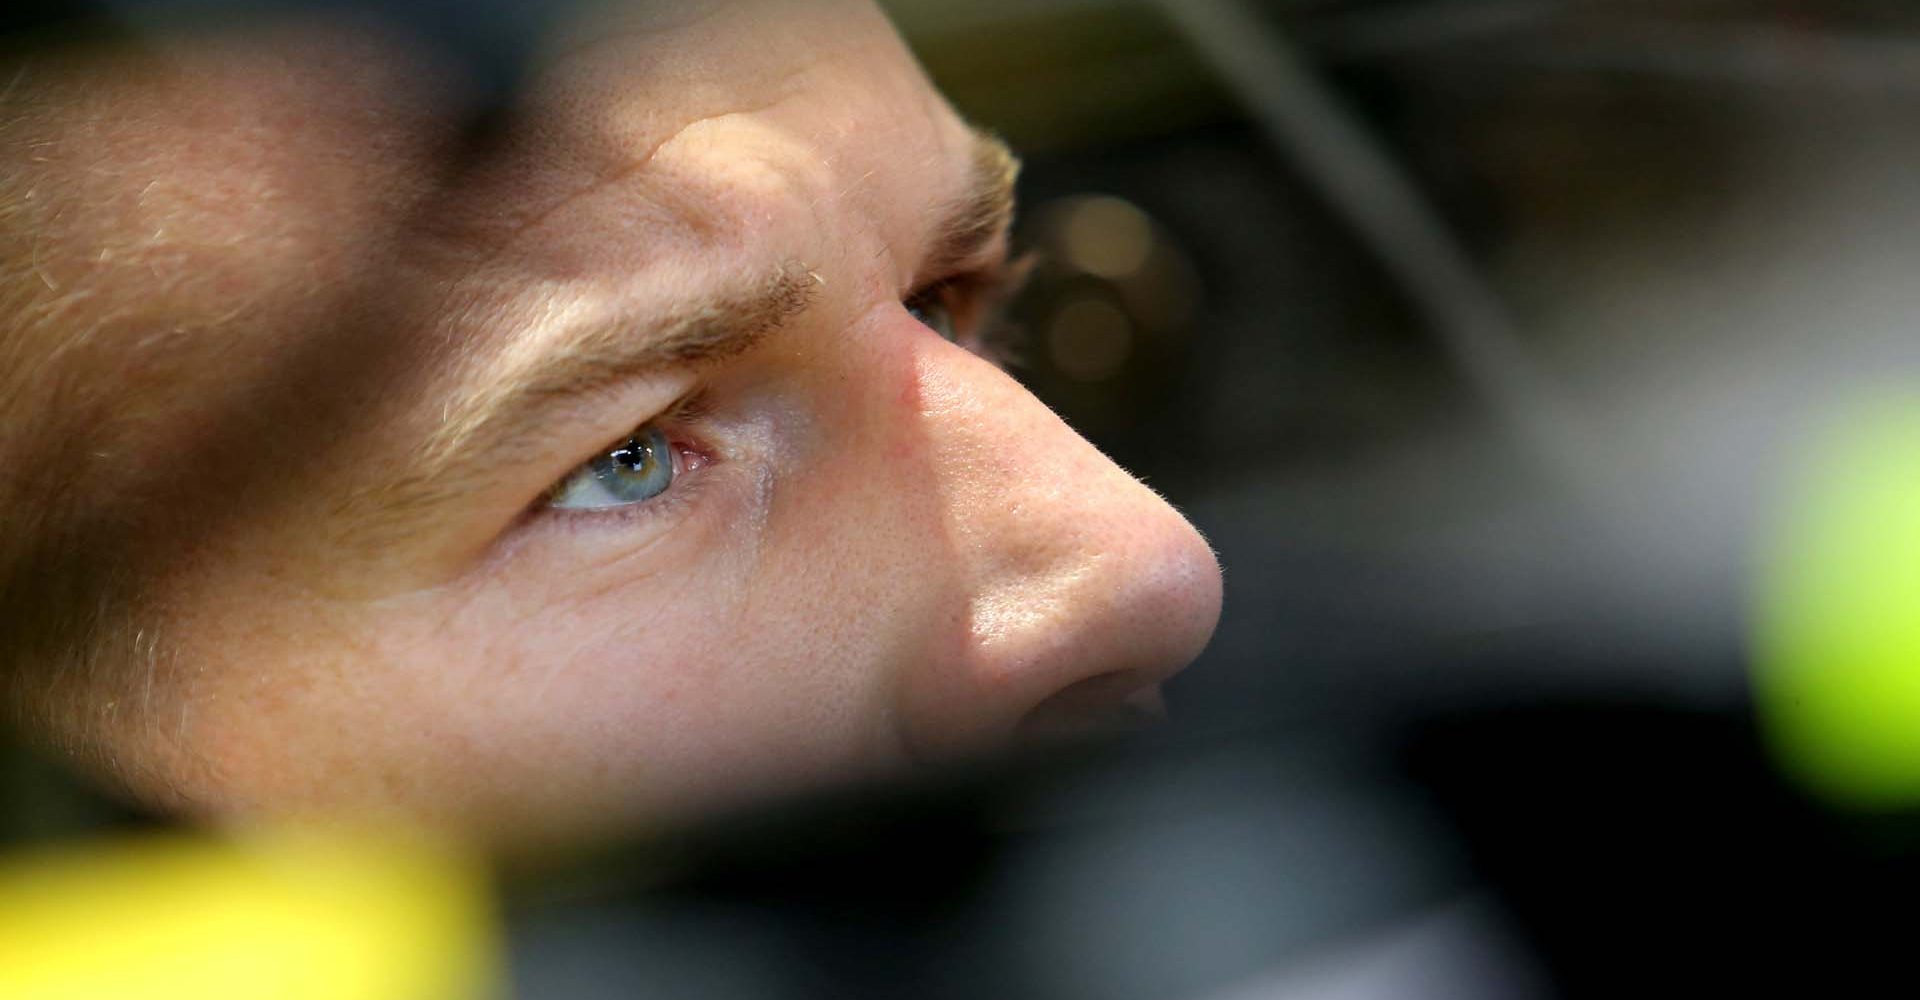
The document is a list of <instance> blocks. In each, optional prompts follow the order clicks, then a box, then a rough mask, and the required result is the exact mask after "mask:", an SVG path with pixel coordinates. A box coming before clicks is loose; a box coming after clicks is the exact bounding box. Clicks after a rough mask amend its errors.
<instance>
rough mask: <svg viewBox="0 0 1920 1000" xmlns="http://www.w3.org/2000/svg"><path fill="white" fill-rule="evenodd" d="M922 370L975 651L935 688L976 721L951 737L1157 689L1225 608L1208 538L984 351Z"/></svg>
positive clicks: (960, 738) (936, 717) (1107, 704)
mask: <svg viewBox="0 0 1920 1000" xmlns="http://www.w3.org/2000/svg"><path fill="white" fill-rule="evenodd" d="M942 348H943V349H945V350H952V349H947V348H945V345H942ZM955 353H957V352H955ZM921 383H922V385H921V393H922V397H923V400H924V402H925V409H926V414H927V417H928V423H929V426H930V431H929V434H930V437H931V441H932V444H933V447H934V449H935V452H936V455H935V461H936V463H937V464H938V466H939V469H940V481H941V483H942V494H943V502H944V503H945V505H946V510H945V516H946V518H947V520H948V523H949V525H950V534H951V536H952V537H953V538H954V539H955V541H956V542H957V543H958V544H957V546H956V548H957V552H956V556H957V558H958V559H959V561H960V562H961V566H960V567H959V570H960V572H961V573H962V575H963V576H964V579H965V583H966V588H967V593H968V599H967V608H966V618H967V626H968V630H969V634H968V641H967V643H966V649H965V655H963V656H962V657H961V659H960V662H958V663H956V664H948V665H945V666H944V667H942V668H941V669H943V670H944V671H946V672H947V676H945V677H940V678H934V679H932V680H930V681H929V682H928V683H927V684H925V685H924V686H923V688H922V693H923V694H926V693H927V692H929V691H930V692H933V694H932V695H931V697H935V698H938V699H941V700H942V701H943V702H944V704H942V705H934V706H926V705H923V706H921V707H922V708H923V709H925V714H927V715H929V716H931V717H932V719H933V728H935V729H937V728H938V727H939V726H940V725H941V722H940V717H941V716H942V715H947V714H951V713H953V712H955V711H957V710H958V709H956V708H955V706H964V707H965V708H966V709H967V710H970V711H971V713H972V714H971V716H970V719H971V721H970V722H969V723H966V724H961V725H959V726H958V728H959V730H961V731H960V732H957V733H955V734H952V735H954V737H955V741H957V742H959V743H962V744H964V743H966V742H967V741H968V739H969V735H970V734H969V733H968V732H967V731H968V730H971V731H972V733H971V735H975V736H992V735H1003V734H1005V733H1007V732H1010V731H1012V730H1014V729H1017V728H1019V727H1020V726H1021V724H1022V723H1023V721H1027V720H1028V719H1029V717H1030V716H1032V715H1033V714H1034V713H1035V712H1036V710H1038V709H1041V707H1042V706H1046V705H1049V704H1055V703H1059V702H1062V701H1066V702H1069V703H1071V704H1072V705H1073V706H1074V707H1073V709H1072V711H1074V712H1076V713H1082V714H1086V715H1087V716H1088V717H1089V721H1094V720H1095V719H1096V718H1097V717H1103V716H1108V715H1111V714H1113V710H1118V709H1120V708H1121V707H1122V705H1121V703H1123V702H1138V701H1141V700H1144V699H1151V698H1153V697H1154V696H1156V695H1157V691H1156V685H1158V684H1159V682H1161V681H1163V680H1165V679H1166V678H1167V677H1168V676H1170V675H1172V674H1173V673H1175V672H1177V671H1178V670H1179V669H1181V668H1182V667H1184V666H1185V665H1186V664H1187V663H1189V662H1190V661H1191V660H1192V659H1193V658H1194V657H1195V656H1197V655H1198V654H1199V652H1200V650H1201V648H1202V647H1203V646H1204V645H1205V643H1206V640H1207V638H1208V637H1209V636H1210V635H1211V634H1212V631H1213V626H1214V623H1215V620H1216V619H1217V617H1218V614H1219V600H1220V597H1219V568H1218V565H1217V563H1216V562H1215V561H1214V558H1213V554H1212V551H1211V550H1210V549H1209V548H1208V547H1207V545H1206V543H1205V542H1204V541H1203V540H1202V539H1201V538H1200V536H1199V534H1198V533H1197V532H1196V531H1195V530H1194V529H1193V528H1192V526H1190V525H1189V524H1188V523H1187V522H1186V521H1185V519H1183V518H1182V517H1181V516H1180V515H1179V514H1178V513H1177V512H1175V511H1174V510H1173V509H1172V508H1171V507H1170V506H1169V505H1168V504H1167V503H1166V502H1165V501H1164V500H1162V499H1161V498H1160V497H1159V496H1157V495H1156V494H1154V493H1153V491H1151V490H1149V489H1148V488H1147V487H1146V486H1144V485H1143V484H1141V483H1140V482H1139V481H1137V480H1136V479H1134V478H1133V477H1132V476H1130V475H1128V474H1127V473H1126V472H1124V471H1123V470H1121V469H1120V468H1119V467H1118V466H1116V465H1115V464H1114V463H1113V462H1112V461H1110V460H1109V459H1107V458H1106V457H1105V456H1104V455H1102V454H1100V452H1098V451H1097V450H1096V449H1094V448H1093V446H1092V445H1090V444H1089V443H1087V442H1086V441H1085V440H1084V439H1083V438H1081V437H1080V436H1079V435H1078V434H1076V433H1075V432H1074V431H1073V430H1072V429H1071V428H1069V427H1068V426H1067V425H1066V424H1065V423H1064V422H1062V421H1061V420H1060V418H1059V417H1057V416H1055V415H1054V414H1053V413H1052V412H1051V411H1050V410H1048V409H1047V408H1046V407H1045V406H1044V405H1042V404H1041V403H1040V402H1039V401H1038V400H1036V399H1035V398H1033V396H1031V395H1030V394H1029V393H1027V392H1026V390H1024V389H1023V388H1021V387H1020V386H1019V385H1017V384H1016V383H1014V382H1013V381H1012V380H1011V379H1010V378H1008V377H1007V376H1006V375H1004V374H1002V373H1001V372H999V371H997V370H995V369H993V368H992V367H991V366H989V365H986V364H985V363H984V362H981V361H979V360H978V359H974V358H971V357H970V356H967V357H958V356H955V355H954V354H946V355H943V356H942V357H940V358H938V359H932V360H930V361H929V362H928V363H926V364H924V365H923V366H922V370H921ZM1069 693H1071V695H1070V696H1069ZM946 724H947V725H949V726H953V725H954V722H953V720H951V719H949V720H948V721H947V723H946ZM1069 728H1071V726H1069ZM936 742H943V741H940V740H938V739H936Z"/></svg>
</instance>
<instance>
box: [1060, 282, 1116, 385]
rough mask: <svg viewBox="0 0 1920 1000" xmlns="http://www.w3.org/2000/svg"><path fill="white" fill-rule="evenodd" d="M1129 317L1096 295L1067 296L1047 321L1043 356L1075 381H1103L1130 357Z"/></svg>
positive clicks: (1113, 374) (1111, 375)
mask: <svg viewBox="0 0 1920 1000" xmlns="http://www.w3.org/2000/svg"><path fill="white" fill-rule="evenodd" d="M1133 339H1134V338H1133V321H1132V320H1130V319H1128V318H1127V314H1126V313H1125V312H1124V311H1122V310H1121V309H1120V307H1119V306H1117V305H1114V304H1113V303H1111V302H1108V301H1107V300H1105V299H1098V298H1077V299H1072V300H1069V301H1068V302H1067V303H1065V304H1064V305H1062V306H1061V307H1060V308H1058V309H1057V310H1055V311H1054V314H1053V318H1052V319H1051V320H1050V321H1049V322H1048V323H1047V356H1048V357H1049V358H1050V359H1052V361H1053V367H1054V368H1055V369H1056V370H1058V371H1059V372H1060V374H1062V375H1065V376H1066V377H1068V378H1070V379H1073V380H1074V381H1076V382H1105V381H1106V380H1108V379H1110V378H1112V377H1114V376H1115V375H1118V374H1119V373H1120V370H1121V369H1123V368H1125V367H1126V366H1127V361H1128V360H1129V359H1130V358H1132V357H1133Z"/></svg>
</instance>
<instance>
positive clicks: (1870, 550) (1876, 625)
mask: <svg viewBox="0 0 1920 1000" xmlns="http://www.w3.org/2000/svg"><path fill="white" fill-rule="evenodd" d="M1817 445H1818V447H1817V449H1816V451H1815V452H1814V456H1813V457H1814V462H1813V463H1812V465H1811V467H1810V470H1809V475H1808V476H1807V477H1806V479H1805V480H1804V482H1802V483H1801V484H1799V487H1798V496H1797V498H1796V501H1797V502H1795V504H1794V506H1793V507H1792V509H1791V510H1790V511H1789V513H1788V516H1787V518H1786V519H1785V520H1784V521H1783V523H1782V526H1781V530H1780V532H1779V534H1778V535H1777V537H1775V538H1773V539H1770V547H1771V551H1770V552H1769V554H1768V558H1767V560H1766V564H1765V566H1764V569H1763V573H1764V575H1763V578H1762V579H1763V583H1762V588H1761V592H1760V606H1759V612H1760V613H1759V616H1758V619H1757V634H1756V636H1755V653H1756V658H1755V663H1756V669H1757V670H1758V676H1757V677H1756V684H1755V691H1756V696H1757V698H1758V699H1759V705H1758V708H1759V711H1760V713H1761V716H1762V718H1763V720H1764V725H1765V727H1766V730H1767V734H1768V737H1769V739H1770V740H1771V741H1772V743H1773V745H1774V747H1775V748H1776V750H1777V752H1778V754H1779V755H1780V757H1781V759H1782V762H1783V764H1784V765H1785V766H1786V768H1787V769H1788V770H1789V771H1791V772H1792V773H1793V774H1794V775H1795V776H1796V777H1798V778H1799V779H1800V780H1802V781H1803V782H1805V783H1806V784H1808V785H1809V786H1810V787H1811V788H1812V789H1813V790H1814V791H1815V792H1817V793H1819V794H1821V795H1822V796H1824V797H1825V798H1827V799H1828V800H1830V801H1833V802H1834V803H1836V804H1838V805H1841V806H1843V807H1850V808H1858V809H1866V810H1878V809H1897V808H1907V807H1913V806H1917V805H1920V396H1916V395H1909V396H1904V397H1898V398H1884V399H1880V400H1877V401H1874V402H1872V403H1870V404H1866V405H1861V406H1858V407H1856V408H1854V409H1852V410H1851V411H1850V412H1849V414H1848V416H1847V417H1846V418H1845V419H1843V420H1841V421H1839V422H1838V423H1837V424H1836V425H1835V429H1834V430H1833V431H1832V432H1831V433H1829V434H1828V435H1826V436H1824V437H1822V438H1821V439H1820V440H1819V441H1818V442H1817Z"/></svg>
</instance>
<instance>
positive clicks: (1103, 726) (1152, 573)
mask: <svg viewBox="0 0 1920 1000" xmlns="http://www.w3.org/2000/svg"><path fill="white" fill-rule="evenodd" d="M1151 503H1152V506H1153V507H1155V508H1157V509H1156V510H1153V511H1151V513H1150V514H1149V515H1148V516H1149V517H1150V518H1151V520H1153V521H1155V522H1158V523H1154V524H1150V525H1140V524H1136V528H1135V533H1134V535H1135V537H1134V538H1133V539H1131V544H1130V545H1129V544H1127V543H1125V542H1123V543H1121V544H1119V545H1116V546H1115V547H1114V548H1112V549H1109V550H1105V551H1104V552H1103V553H1102V555H1101V556H1099V557H1096V558H1095V559H1094V561H1093V568H1092V569H1091V570H1090V571H1088V572H1087V573H1086V575H1085V577H1084V578H1083V582H1084V590H1083V592H1082V593H1080V594H1078V595H1076V598H1077V600H1075V601H1073V602H1068V604H1067V606H1066V607H1064V608H1063V610H1064V611H1065V612H1066V613H1065V614H1064V615H1063V616H1062V620H1061V621H1060V622H1059V626H1060V627H1061V628H1062V629H1063V630H1064V631H1065V632H1066V633H1067V634H1068V635H1069V636H1070V637H1071V638H1070V639H1069V641H1067V642H1065V643H1062V644H1061V645H1060V646H1058V647H1057V648H1056V649H1055V650H1054V651H1053V656H1054V657H1055V658H1056V659H1055V661H1054V662H1050V663H1049V662H1044V661H1042V662H1038V663H1035V664H1032V665H1031V669H1033V670H1035V672H1036V674H1037V675H1038V677H1037V680H1038V681H1039V682H1040V683H1041V684H1042V685H1043V686H1044V688H1043V689H1045V690H1048V692H1049V693H1047V694H1045V696H1044V697H1042V698H1041V699H1040V700H1039V701H1038V702H1037V703H1035V704H1034V705H1032V707H1030V708H1028V709H1027V710H1026V712H1025V714H1024V715H1023V716H1022V718H1021V719H1020V721H1019V724H1018V726H1017V727H1016V733H1017V734H1018V735H1019V736H1020V737H1022V738H1029V739H1030V738H1040V739H1059V738H1073V737H1080V736H1091V735H1101V734H1108V733H1120V732H1127V731H1131V730H1137V729H1140V728H1144V727H1146V726H1149V725H1152V724H1155V723H1158V722H1161V721H1164V720H1165V718H1166V716H1167V707H1166V700H1165V698H1164V696H1163V693H1162V685H1163V684H1164V683H1165V682H1166V681H1168V680H1169V679H1171V678H1172V677H1173V676H1174V675H1176V674H1178V673H1180V672H1181V671H1182V670H1184V669H1186V668H1187V667H1188V666H1189V665H1191V664H1192V663H1193V661H1194V660H1195V659H1197V658H1198V657H1199V655H1200V653H1201V652H1202V651H1203V650H1204V649H1205V647H1206V644H1207V642H1208V640H1210V639H1211V638H1212V636H1213V631H1214V627H1215V625H1216V624H1217V623H1218V621H1219V617H1220V606H1221V576H1220V566H1219V563H1218V562H1217V561H1216V559H1215V557H1214V554H1213V551H1212V549H1211V548H1210V547H1208V546H1207V544H1206V543H1205V541H1204V540H1202V539H1201V537H1200V535H1199V533H1198V532H1197V531H1195V530H1194V529H1193V528H1192V527H1191V526H1190V525H1188V524H1187V523H1186V521H1185V520H1184V519H1182V518H1180V517H1179V515H1178V514H1175V513H1174V512H1173V510H1172V508H1170V507H1167V506H1166V505H1165V503H1164V502H1163V501H1161V500H1160V499H1159V498H1158V497H1157V496H1156V497H1153V498H1152V501H1151ZM1129 548H1131V549H1132V551H1128V550H1129Z"/></svg>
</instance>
